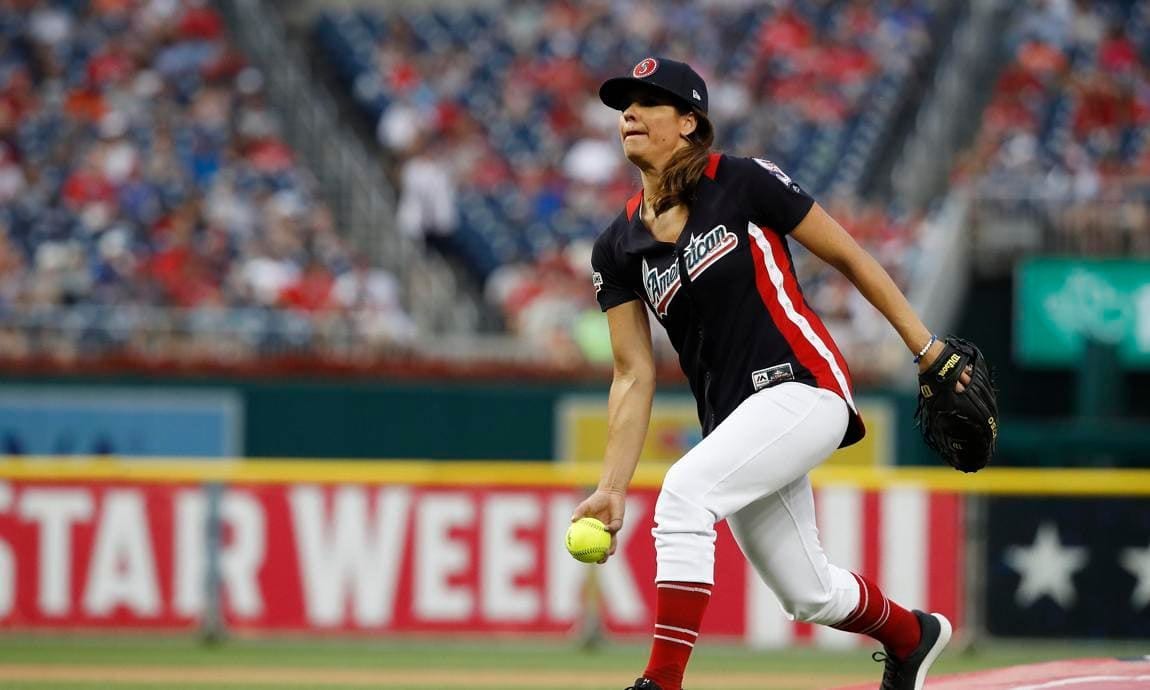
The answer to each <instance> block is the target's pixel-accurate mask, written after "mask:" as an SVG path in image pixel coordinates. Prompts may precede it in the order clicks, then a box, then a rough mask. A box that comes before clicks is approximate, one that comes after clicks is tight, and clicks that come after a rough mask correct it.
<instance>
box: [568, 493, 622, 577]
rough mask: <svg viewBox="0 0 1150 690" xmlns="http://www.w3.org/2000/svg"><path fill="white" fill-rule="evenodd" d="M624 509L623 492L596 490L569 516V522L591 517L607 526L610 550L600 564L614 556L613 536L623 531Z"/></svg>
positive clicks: (615, 543)
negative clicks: (609, 535)
mask: <svg viewBox="0 0 1150 690" xmlns="http://www.w3.org/2000/svg"><path fill="white" fill-rule="evenodd" d="M626 507H627V494H626V493H625V492H621V491H608V490H606V489H596V490H595V493H593V494H591V495H590V496H588V497H587V498H586V500H584V501H583V502H582V503H580V504H579V505H578V506H576V507H575V512H574V513H572V514H571V522H575V521H576V520H578V519H579V518H584V517H593V518H595V519H597V520H599V521H600V522H602V523H603V524H604V525H606V526H607V532H609V533H610V534H611V548H610V549H608V550H607V555H606V556H604V557H603V560H601V561H599V562H600V563H604V562H606V561H607V559H608V558H609V557H611V556H613V555H614V554H615V546H616V545H617V543H618V542H617V539H616V537H615V535H616V534H617V533H618V532H619V530H621V529H623V511H624V510H626Z"/></svg>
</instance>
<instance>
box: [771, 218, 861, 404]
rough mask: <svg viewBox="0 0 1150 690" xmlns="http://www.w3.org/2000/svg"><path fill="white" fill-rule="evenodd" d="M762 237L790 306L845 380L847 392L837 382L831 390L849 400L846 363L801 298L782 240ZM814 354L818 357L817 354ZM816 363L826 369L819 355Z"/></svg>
mask: <svg viewBox="0 0 1150 690" xmlns="http://www.w3.org/2000/svg"><path fill="white" fill-rule="evenodd" d="M763 235H764V236H766V238H767V242H769V243H770V245H771V253H772V254H773V255H774V257H775V264H776V265H777V266H778V267H779V270H780V271H782V272H783V287H784V288H786V290H787V294H788V295H789V296H790V298H791V304H793V305H795V311H797V312H798V313H799V314H801V315H802V316H803V317H805V318H806V320H807V322H808V323H810V324H811V330H813V331H814V332H815V334H816V335H818V336H819V338H820V339H822V341H823V344H825V345H826V346H827V349H828V350H830V352H831V356H832V357H834V359H835V363H836V364H838V365H839V369H841V370H842V372H843V377H844V378H845V379H846V384H847V390H845V391H844V390H842V388H841V387H840V386H839V385H838V382H837V381H836V382H835V383H836V385H835V386H834V388H831V390H837V391H840V392H841V393H843V394H844V395H843V398H844V399H847V400H849V399H851V397H850V389H851V387H852V386H853V384H852V383H851V373H850V370H849V369H847V362H846V360H845V359H843V355H842V353H841V352H839V348H838V345H836V344H835V341H834V339H833V338H831V334H830V333H829V332H827V327H826V326H825V325H823V320H822V319H820V318H819V317H818V314H815V312H814V310H813V309H811V307H810V305H809V304H807V300H806V299H805V298H804V297H803V293H802V291H801V290H800V289H799V281H798V280H797V279H796V278H795V274H794V271H793V270H792V268H791V259H790V257H789V256H788V255H787V252H786V249H785V248H784V247H783V240H782V238H781V237H779V236H778V235H776V234H775V233H773V232H764V233H763ZM815 354H816V355H818V353H817V352H816V353H815ZM818 361H819V363H820V364H821V365H822V367H823V368H827V364H826V360H825V359H823V358H822V356H821V355H818ZM804 366H805V363H804ZM827 375H828V376H830V377H831V380H832V381H833V380H834V376H833V374H831V373H830V371H828V372H827ZM851 407H854V405H851Z"/></svg>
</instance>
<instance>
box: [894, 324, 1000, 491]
mask: <svg viewBox="0 0 1150 690" xmlns="http://www.w3.org/2000/svg"><path fill="white" fill-rule="evenodd" d="M943 345H944V349H943V351H942V354H940V355H939V356H938V358H937V359H936V360H934V361H933V362H932V363H931V365H930V368H928V369H927V370H926V371H924V372H922V373H921V374H919V376H918V384H919V387H918V409H916V410H915V413H914V421H915V423H916V424H917V425H918V426H919V427H920V428H921V429H922V436H923V438H924V439H925V440H926V445H928V446H930V447H931V449H933V450H934V451H935V452H937V453H938V454H939V455H941V456H942V458H943V459H944V460H946V461H947V462H948V463H950V465H951V466H952V467H954V468H955V469H956V470H961V471H963V472H977V471H979V470H981V469H982V468H983V467H986V464H987V463H989V462H990V458H991V457H992V456H993V455H994V444H995V441H996V440H997V438H998V400H997V399H996V398H995V394H994V381H993V379H992V378H991V372H990V367H989V366H988V365H987V363H986V358H985V357H983V356H982V352H980V351H979V349H978V347H977V346H975V344H974V343H972V342H969V341H966V340H963V339H961V338H954V337H947V338H945V339H944V340H943ZM968 365H969V366H970V367H971V371H970V385H968V386H966V389H965V390H964V391H963V392H961V393H959V392H957V391H955V389H954V387H955V384H956V383H957V382H958V380H959V376H960V375H961V374H962V372H963V370H964V369H966V367H967V366H968Z"/></svg>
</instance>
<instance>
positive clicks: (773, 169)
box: [754, 158, 802, 192]
mask: <svg viewBox="0 0 1150 690" xmlns="http://www.w3.org/2000/svg"><path fill="white" fill-rule="evenodd" d="M754 161H755V162H756V163H758V164H759V166H760V167H762V168H763V169H764V170H766V171H767V172H769V173H770V174H772V175H774V176H775V177H776V178H778V180H779V182H782V183H783V184H785V185H786V186H788V187H790V188H791V190H793V191H795V192H802V189H800V188H799V185H798V184H797V183H796V182H795V181H794V180H792V179H791V176H790V175H788V174H786V173H785V172H783V170H782V168H780V167H779V166H777V165H775V164H774V163H772V162H771V161H769V160H767V159H765V158H755V159H754Z"/></svg>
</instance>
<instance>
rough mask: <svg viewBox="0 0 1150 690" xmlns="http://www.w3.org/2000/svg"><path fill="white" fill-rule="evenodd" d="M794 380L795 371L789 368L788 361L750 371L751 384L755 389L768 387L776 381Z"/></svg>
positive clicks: (759, 389)
mask: <svg viewBox="0 0 1150 690" xmlns="http://www.w3.org/2000/svg"><path fill="white" fill-rule="evenodd" d="M794 380H795V372H794V370H793V369H791V364H790V362H784V363H783V364H779V365H776V366H773V367H767V368H766V369H759V370H758V371H752V372H751V385H752V386H754V387H755V390H756V391H761V390H763V389H764V388H769V387H770V386H773V385H775V384H776V383H782V382H783V381H794Z"/></svg>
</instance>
